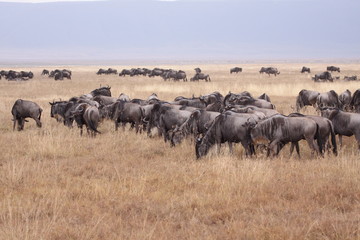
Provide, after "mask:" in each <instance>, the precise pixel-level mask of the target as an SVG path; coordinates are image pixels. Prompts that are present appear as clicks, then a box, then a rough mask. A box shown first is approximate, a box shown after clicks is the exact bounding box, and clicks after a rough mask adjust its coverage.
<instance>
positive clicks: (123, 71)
mask: <svg viewBox="0 0 360 240" xmlns="http://www.w3.org/2000/svg"><path fill="white" fill-rule="evenodd" d="M130 74H131V71H130V70H128V69H123V70H122V71H121V72H120V73H119V76H120V77H121V76H126V75H129V76H130Z"/></svg>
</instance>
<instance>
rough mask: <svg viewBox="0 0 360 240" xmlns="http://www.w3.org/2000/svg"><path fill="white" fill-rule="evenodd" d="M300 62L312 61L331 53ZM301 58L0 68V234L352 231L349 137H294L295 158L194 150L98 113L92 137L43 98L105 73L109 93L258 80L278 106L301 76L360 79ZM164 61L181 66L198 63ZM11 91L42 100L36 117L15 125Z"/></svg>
mask: <svg viewBox="0 0 360 240" xmlns="http://www.w3.org/2000/svg"><path fill="white" fill-rule="evenodd" d="M304 65H305V66H309V67H311V69H312V71H313V72H314V73H315V72H321V71H323V70H324V68H325V67H326V65H327V64H304ZM302 66H303V64H276V67H278V69H279V70H280V71H281V74H280V76H278V77H276V78H274V77H270V78H269V77H267V76H266V75H263V76H261V75H259V74H258V70H259V68H260V67H261V65H259V64H257V65H256V64H243V65H241V67H243V68H244V72H243V73H241V74H238V75H230V74H229V73H228V71H229V69H230V67H233V66H230V65H202V66H200V67H201V68H202V69H203V71H204V72H207V73H209V74H210V75H211V78H212V82H211V83H205V82H201V83H190V82H188V83H182V82H180V83H173V82H165V83H164V82H163V81H162V80H160V79H158V78H155V79H149V78H143V77H135V78H130V77H125V78H119V77H118V76H96V75H95V72H96V71H97V70H98V68H99V66H94V67H75V66H74V67H70V69H71V70H73V80H71V81H68V80H65V81H63V82H60V81H53V80H50V79H48V78H47V77H41V76H40V72H41V70H42V68H31V70H32V71H33V72H34V73H35V75H36V77H35V79H33V80H31V81H28V82H7V81H4V80H1V81H0V91H1V96H0V100H1V101H0V122H1V125H0V132H1V140H0V152H1V155H0V182H1V184H0V239H360V202H359V201H360V174H359V173H360V161H359V155H358V153H357V150H356V147H355V144H354V143H355V140H354V138H346V139H345V140H346V141H345V147H344V148H343V149H342V150H341V151H340V154H339V156H338V157H334V156H332V155H327V156H326V157H325V158H323V159H322V158H321V159H320V158H315V159H312V158H311V156H310V152H309V151H308V147H307V146H306V144H301V150H302V153H303V154H302V155H303V157H302V159H301V160H299V159H297V158H296V157H295V156H294V157H291V158H289V157H288V155H289V154H288V152H289V151H288V150H289V149H288V148H285V149H284V150H283V151H282V153H281V154H280V157H279V158H276V159H273V160H269V159H266V158H265V157H264V156H262V155H261V154H259V156H258V157H257V158H253V159H246V158H244V154H243V149H242V148H241V147H240V146H236V150H235V153H234V154H233V155H230V154H229V153H228V149H227V148H226V147H225V148H224V149H222V152H221V154H220V155H216V154H214V153H213V152H211V153H210V154H209V156H207V157H205V158H204V159H201V160H200V161H196V160H195V153H194V146H193V144H192V143H191V141H190V140H188V141H186V142H184V143H183V144H181V145H180V146H178V147H176V148H170V147H169V145H168V144H165V143H164V142H163V140H162V139H160V138H152V139H149V138H147V137H146V136H145V135H144V134H143V135H140V134H138V135H136V134H135V133H134V131H128V130H127V131H125V132H123V131H119V132H114V126H113V124H112V123H110V122H104V123H103V124H102V125H100V131H102V132H103V134H102V135H100V136H98V137H96V138H95V139H94V138H90V137H86V136H84V137H80V136H79V131H78V130H77V129H75V128H74V129H68V128H65V127H64V126H63V125H61V124H58V123H56V121H55V120H54V119H51V118H50V105H49V104H48V102H49V101H52V100H53V99H59V98H62V99H68V98H70V97H71V96H76V95H80V94H83V93H88V92H90V91H91V90H92V89H94V88H97V87H99V86H100V84H102V85H105V84H109V85H110V86H111V90H112V92H113V95H115V96H117V95H119V94H120V93H121V92H124V93H127V94H129V95H130V96H131V97H138V98H146V97H147V96H149V95H150V94H151V93H152V92H156V93H157V94H158V95H159V97H160V98H162V99H166V100H171V99H173V98H174V97H176V96H178V95H183V96H191V95H192V94H195V96H198V95H200V94H205V93H210V92H212V91H215V90H217V91H220V92H221V93H223V94H226V93H227V92H228V91H232V92H240V91H244V90H247V91H250V92H251V93H253V94H254V95H255V96H257V95H260V94H262V93H263V92H266V93H268V94H269V95H270V97H271V98H272V100H273V102H274V104H275V105H276V106H277V108H278V109H279V111H281V112H283V113H285V114H287V113H289V112H291V111H292V109H291V106H293V105H294V103H295V97H296V95H297V93H298V92H299V91H300V90H301V89H303V88H305V89H314V90H318V91H322V92H324V91H328V90H330V89H334V90H336V91H337V92H342V91H344V90H345V89H347V88H348V89H350V90H351V91H352V92H353V91H354V90H356V89H357V88H359V84H358V83H356V82H350V83H349V82H336V83H332V84H327V83H324V84H314V83H313V82H312V81H311V78H310V75H306V74H304V75H301V74H300V73H299V71H300V69H301V67H302ZM59 67H60V68H62V66H59ZM113 67H116V68H117V69H122V68H123V66H113ZM150 67H154V66H150ZM163 67H173V68H175V69H183V70H185V71H186V72H187V73H188V74H189V73H191V74H192V73H193V68H194V66H163ZM340 67H341V69H342V72H341V74H340V75H341V76H344V75H360V70H359V69H360V68H359V65H355V64H353V65H351V64H343V65H340ZM50 68H51V67H49V69H50ZM127 68H129V67H127ZM22 69H24V68H22ZM17 98H23V99H27V100H33V101H35V102H37V103H39V104H40V106H42V108H43V109H44V114H43V119H42V122H43V128H41V129H38V128H37V127H36V125H35V122H34V121H33V120H30V121H29V123H26V124H25V131H23V132H13V131H12V122H11V114H10V110H11V107H12V105H13V103H14V101H15V100H16V99H17ZM305 112H308V113H314V111H313V110H312V109H310V108H309V109H307V110H305Z"/></svg>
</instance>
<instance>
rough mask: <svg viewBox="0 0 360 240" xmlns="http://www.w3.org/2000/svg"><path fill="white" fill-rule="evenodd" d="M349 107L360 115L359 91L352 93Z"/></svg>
mask: <svg viewBox="0 0 360 240" xmlns="http://www.w3.org/2000/svg"><path fill="white" fill-rule="evenodd" d="M350 106H351V108H352V109H353V110H354V111H355V112H357V113H360V89H358V90H356V91H355V92H354V94H353V96H352V98H351V102H350Z"/></svg>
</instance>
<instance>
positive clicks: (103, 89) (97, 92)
mask: <svg viewBox="0 0 360 240" xmlns="http://www.w3.org/2000/svg"><path fill="white" fill-rule="evenodd" d="M110 89H111V87H109V86H107V87H100V88H97V89H94V90H92V91H91V92H90V95H92V96H93V97H95V96H98V95H102V96H108V97H111V91H110Z"/></svg>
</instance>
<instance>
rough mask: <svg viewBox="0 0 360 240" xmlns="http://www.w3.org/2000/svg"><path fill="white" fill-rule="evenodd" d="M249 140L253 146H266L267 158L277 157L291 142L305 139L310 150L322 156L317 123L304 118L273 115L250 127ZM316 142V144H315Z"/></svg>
mask: <svg viewBox="0 0 360 240" xmlns="http://www.w3.org/2000/svg"><path fill="white" fill-rule="evenodd" d="M250 128H251V139H252V140H253V142H254V143H255V144H257V143H264V142H265V143H266V144H268V156H269V155H270V154H271V153H272V156H275V155H278V154H279V151H280V150H281V148H282V147H283V146H284V145H285V144H287V143H289V142H291V143H297V142H298V141H300V140H302V139H305V140H306V141H307V143H308V145H309V147H310V149H311V150H312V152H314V151H316V152H318V153H319V154H322V142H321V138H320V137H319V131H318V129H319V127H318V125H317V123H316V122H315V121H314V120H312V119H309V118H306V117H296V118H293V117H285V116H283V115H280V114H279V115H274V116H272V117H269V118H267V119H264V120H262V121H260V122H258V123H257V124H255V125H252V126H250ZM315 139H316V140H317V143H316V142H315Z"/></svg>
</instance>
